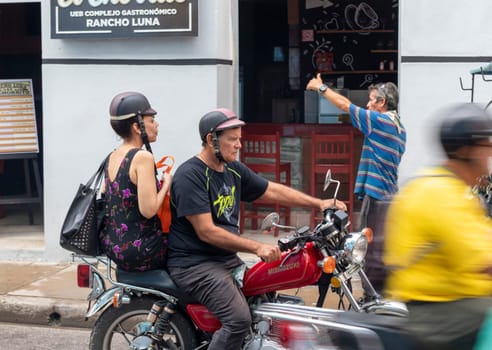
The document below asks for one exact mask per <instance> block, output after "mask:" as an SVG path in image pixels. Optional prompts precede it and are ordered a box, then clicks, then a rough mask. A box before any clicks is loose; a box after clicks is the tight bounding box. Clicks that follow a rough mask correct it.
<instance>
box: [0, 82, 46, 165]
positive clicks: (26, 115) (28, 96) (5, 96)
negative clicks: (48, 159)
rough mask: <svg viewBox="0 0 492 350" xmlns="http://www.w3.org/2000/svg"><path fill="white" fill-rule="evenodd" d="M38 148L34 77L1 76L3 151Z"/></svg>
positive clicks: (0, 149)
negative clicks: (33, 89)
mask: <svg viewBox="0 0 492 350" xmlns="http://www.w3.org/2000/svg"><path fill="white" fill-rule="evenodd" d="M38 152H39V146H38V133H37V129H36V113H35V110H34V97H33V91H32V80H30V79H26V80H0V155H1V154H12V153H38Z"/></svg>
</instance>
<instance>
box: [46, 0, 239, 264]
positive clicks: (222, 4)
mask: <svg viewBox="0 0 492 350" xmlns="http://www.w3.org/2000/svg"><path fill="white" fill-rule="evenodd" d="M49 3H50V2H49V1H43V2H42V4H41V6H42V9H41V11H42V31H43V33H42V55H43V68H42V74H43V137H44V195H45V199H44V209H45V214H44V232H45V245H46V248H45V253H44V255H45V259H47V260H51V261H59V260H65V259H68V258H69V253H68V252H67V251H65V250H63V249H62V248H60V247H59V244H58V240H59V232H60V227H61V225H62V222H63V219H64V216H65V213H66V211H67V209H68V206H69V205H70V203H71V200H72V198H73V196H74V194H75V191H76V189H77V188H78V185H79V183H81V182H85V181H87V180H88V179H89V177H90V176H91V175H92V173H93V172H94V171H95V170H96V169H97V166H98V164H99V163H100V162H101V161H102V159H103V158H104V157H105V156H106V155H107V154H108V153H109V152H110V151H111V150H112V149H113V148H115V147H116V146H117V145H118V144H119V143H120V140H118V138H117V137H116V136H115V134H114V132H113V130H112V129H111V127H110V125H109V103H110V100H111V98H112V97H113V96H114V95H115V94H117V93H118V92H121V91H127V90H135V91H140V92H142V93H144V94H145V95H146V96H147V97H148V99H149V100H150V103H151V105H152V106H153V108H154V109H156V110H157V112H158V115H157V120H158V121H159V123H160V126H159V138H158V141H157V142H156V143H155V144H152V149H153V151H154V154H155V156H156V158H159V157H160V156H163V155H167V154H172V155H174V156H175V158H176V161H177V165H179V164H180V163H181V162H183V161H184V160H186V159H187V158H189V157H191V156H192V155H194V154H196V153H198V151H199V150H200V147H201V142H200V139H199V136H198V120H199V118H200V117H201V116H202V115H203V114H205V113H206V112H208V111H209V110H211V109H214V108H217V107H227V108H231V109H235V107H236V106H235V103H236V102H235V101H236V100H237V98H236V95H237V93H236V89H237V86H236V85H237V84H236V82H237V73H236V71H237V70H236V64H237V50H236V48H235V47H236V45H237V31H236V29H235V28H236V23H237V6H236V5H235V4H231V2H229V1H221V0H207V1H198V4H199V10H198V14H199V17H198V22H199V29H198V36H197V37H158V38H155V37H154V38H145V39H144V38H138V39H113V40H101V39H51V38H50V5H49ZM86 60H95V61H90V63H89V64H87V61H86ZM118 60H127V61H125V64H121V63H120V62H118ZM148 60H171V61H170V62H169V63H163V61H156V62H157V63H155V64H149V61H148ZM183 60H185V61H183ZM187 60H194V61H192V62H191V63H189V61H187ZM176 62H177V63H176ZM179 62H181V63H179ZM186 62H188V63H186ZM217 62H218V63H217ZM150 63H151V62H150Z"/></svg>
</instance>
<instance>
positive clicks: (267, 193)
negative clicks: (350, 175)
mask: <svg viewBox="0 0 492 350" xmlns="http://www.w3.org/2000/svg"><path fill="white" fill-rule="evenodd" d="M243 125H244V122H243V121H241V120H240V119H239V118H238V117H237V116H236V114H235V113H234V112H232V111H230V110H227V109H217V110H214V111H211V112H209V113H207V114H205V115H204V116H203V117H202V118H201V119H200V122H199V133H200V137H201V140H202V149H201V151H200V152H199V153H198V154H197V155H196V156H194V157H192V158H190V159H189V160H187V161H186V162H185V163H183V164H181V165H180V167H179V168H178V169H177V170H176V173H175V175H174V180H173V184H172V186H171V202H172V203H173V205H172V206H171V209H172V224H171V232H170V235H169V252H168V262H167V266H168V270H169V273H170V275H171V277H172V278H173V280H174V282H176V284H177V285H178V287H179V288H180V289H181V290H182V291H184V292H185V293H187V294H190V295H191V296H193V297H194V298H195V299H197V300H198V301H199V302H200V303H201V304H203V305H205V306H206V307H207V308H208V309H209V310H210V311H211V312H213V313H214V314H215V316H217V318H218V319H219V320H220V322H221V323H222V327H221V328H220V329H219V330H218V331H217V332H215V334H214V335H213V338H212V341H211V342H210V345H209V347H208V350H225V349H227V350H238V349H240V348H241V346H242V344H243V341H244V339H245V337H246V335H247V334H248V332H249V330H250V326H251V313H250V309H249V306H248V303H247V301H246V299H245V297H244V295H243V294H242V292H241V289H240V287H239V285H238V283H237V282H236V281H235V280H234V278H233V276H232V272H233V271H234V270H235V269H240V268H241V267H243V264H244V263H243V262H242V261H241V259H240V258H239V256H238V255H237V252H245V253H252V254H256V255H257V256H258V257H259V258H261V259H263V260H265V261H266V262H271V261H275V260H278V259H279V258H280V250H279V247H278V246H276V245H275V246H273V245H270V244H264V243H260V242H257V241H254V240H251V239H247V238H244V237H241V236H240V235H239V220H238V219H239V208H240V202H241V200H244V201H254V200H256V199H258V198H262V199H263V200H267V201H269V202H271V203H275V202H278V203H280V204H282V205H288V206H298V207H307V208H316V209H319V210H322V209H324V208H328V207H333V204H334V201H333V199H328V200H321V199H319V198H314V197H311V196H309V195H307V194H304V193H302V192H299V191H297V190H295V189H292V188H290V187H287V186H284V185H282V184H279V183H275V182H271V181H267V180H266V179H264V178H262V177H260V176H259V175H257V174H255V173H254V172H253V171H251V170H250V169H249V168H247V167H246V166H245V165H244V164H242V163H240V162H238V161H237V157H238V152H239V150H240V149H241V127H242V126H243ZM336 206H337V207H338V208H339V209H342V210H346V206H345V204H344V203H343V202H342V201H337V202H336Z"/></svg>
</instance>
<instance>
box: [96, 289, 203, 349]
mask: <svg viewBox="0 0 492 350" xmlns="http://www.w3.org/2000/svg"><path fill="white" fill-rule="evenodd" d="M154 301H155V300H153V299H151V298H145V297H143V298H132V300H131V302H130V303H129V304H124V305H121V306H120V307H118V308H114V307H112V306H111V307H109V308H108V309H106V310H105V311H104V312H103V313H102V314H101V315H100V317H99V318H98V319H97V321H96V322H95V324H94V328H93V329H92V332H91V339H90V343H89V349H90V350H116V349H118V350H120V349H130V343H131V342H132V340H133V339H134V338H135V337H136V336H138V334H136V329H137V327H136V326H137V325H138V324H140V323H142V322H145V321H146V318H147V315H148V313H149V310H150V309H151V307H152V304H153V303H154ZM169 327H170V329H169V332H167V334H165V336H164V338H165V339H169V340H171V341H172V343H173V344H174V345H175V346H176V347H177V348H178V349H180V350H192V349H194V348H195V347H196V337H195V334H194V330H193V327H192V325H191V324H190V322H188V320H186V319H185V318H184V317H183V316H182V315H180V314H179V313H176V314H174V315H173V316H172V318H171V320H170V321H169ZM159 349H167V347H164V348H159Z"/></svg>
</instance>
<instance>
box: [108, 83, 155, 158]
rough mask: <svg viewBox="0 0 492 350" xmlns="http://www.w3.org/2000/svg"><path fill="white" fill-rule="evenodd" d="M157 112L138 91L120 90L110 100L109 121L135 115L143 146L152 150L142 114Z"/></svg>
mask: <svg viewBox="0 0 492 350" xmlns="http://www.w3.org/2000/svg"><path fill="white" fill-rule="evenodd" d="M156 114H157V112H156V111H155V110H154V109H153V108H152V107H151V106H150V103H149V100H147V97H145V96H144V95H143V94H141V93H140V92H134V91H126V92H121V93H119V94H118V95H116V96H115V97H113V99H112V100H111V104H110V105H109V115H110V119H111V122H117V121H119V120H127V119H130V118H133V117H136V119H137V123H138V127H139V128H140V136H141V138H142V142H143V143H144V145H145V148H146V149H147V150H148V151H149V152H152V148H151V147H150V143H149V138H148V136H147V132H146V131H145V125H144V122H143V118H142V117H143V116H145V115H156Z"/></svg>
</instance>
